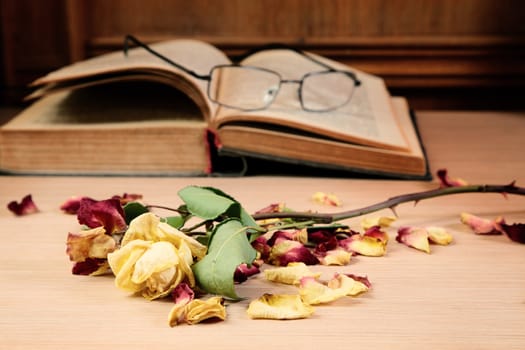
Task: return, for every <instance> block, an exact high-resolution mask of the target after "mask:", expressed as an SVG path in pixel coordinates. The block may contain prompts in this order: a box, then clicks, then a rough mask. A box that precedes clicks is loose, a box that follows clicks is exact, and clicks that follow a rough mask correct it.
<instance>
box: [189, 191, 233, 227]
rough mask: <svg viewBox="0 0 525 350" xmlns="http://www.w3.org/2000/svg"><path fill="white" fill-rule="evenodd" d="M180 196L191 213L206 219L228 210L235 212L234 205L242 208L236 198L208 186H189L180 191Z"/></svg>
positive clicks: (211, 218) (214, 217) (213, 217)
mask: <svg viewBox="0 0 525 350" xmlns="http://www.w3.org/2000/svg"><path fill="white" fill-rule="evenodd" d="M179 196H180V198H181V199H182V200H183V201H184V203H186V207H187V208H188V211H189V212H190V213H192V214H193V215H195V216H198V217H200V218H201V219H204V220H213V219H216V218H217V217H219V216H220V215H222V214H224V213H226V212H227V211H233V212H235V209H236V208H232V207H237V208H240V204H239V203H238V202H236V201H235V200H233V199H231V198H229V197H227V196H222V195H219V194H217V193H215V192H214V191H213V190H211V189H210V188H206V187H198V186H188V187H185V188H183V189H182V190H180V191H179ZM232 209H233V210H232Z"/></svg>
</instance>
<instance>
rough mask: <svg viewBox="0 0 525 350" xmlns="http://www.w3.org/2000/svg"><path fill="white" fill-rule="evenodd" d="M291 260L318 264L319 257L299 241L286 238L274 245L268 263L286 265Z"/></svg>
mask: <svg viewBox="0 0 525 350" xmlns="http://www.w3.org/2000/svg"><path fill="white" fill-rule="evenodd" d="M291 262H303V263H305V264H307V265H317V264H318V263H319V259H317V258H316V257H315V255H313V254H312V252H311V251H310V250H309V249H308V248H306V247H305V246H304V245H303V244H301V243H300V242H297V241H290V240H284V241H282V242H280V243H279V244H276V245H274V246H273V247H272V250H271V251H270V256H269V257H268V263H270V264H272V265H276V266H286V265H288V264H289V263H291Z"/></svg>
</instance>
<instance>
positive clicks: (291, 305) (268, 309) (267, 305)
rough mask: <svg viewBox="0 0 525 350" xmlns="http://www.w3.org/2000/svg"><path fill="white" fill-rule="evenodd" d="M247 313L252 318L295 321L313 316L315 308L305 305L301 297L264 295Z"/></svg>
mask: <svg viewBox="0 0 525 350" xmlns="http://www.w3.org/2000/svg"><path fill="white" fill-rule="evenodd" d="M246 313H247V314H248V316H250V317H251V318H264V319H272V320H294V319H299V318H307V317H309V316H311V315H312V314H313V313H314V308H313V307H312V306H311V305H308V304H306V303H304V302H303V301H302V299H301V297H300V296H299V295H287V294H280V295H274V294H264V295H263V296H261V297H260V298H259V299H256V300H253V301H252V302H251V303H250V305H249V306H248V310H246Z"/></svg>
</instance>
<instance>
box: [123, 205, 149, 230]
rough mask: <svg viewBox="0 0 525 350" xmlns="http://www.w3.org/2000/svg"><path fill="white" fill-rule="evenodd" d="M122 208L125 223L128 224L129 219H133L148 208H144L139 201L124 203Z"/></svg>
mask: <svg viewBox="0 0 525 350" xmlns="http://www.w3.org/2000/svg"><path fill="white" fill-rule="evenodd" d="M123 209H124V218H125V220H126V224H128V225H129V223H130V222H131V220H133V219H135V218H136V217H137V216H139V215H142V214H144V213H147V212H149V210H148V208H146V207H145V206H144V205H143V204H141V203H139V202H129V203H127V204H126V205H124V207H123Z"/></svg>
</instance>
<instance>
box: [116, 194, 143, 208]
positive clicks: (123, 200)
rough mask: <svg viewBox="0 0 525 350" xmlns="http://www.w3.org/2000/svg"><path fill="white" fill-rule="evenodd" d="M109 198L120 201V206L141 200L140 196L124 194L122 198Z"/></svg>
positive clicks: (117, 196)
mask: <svg viewBox="0 0 525 350" xmlns="http://www.w3.org/2000/svg"><path fill="white" fill-rule="evenodd" d="M111 198H114V199H118V200H119V201H120V204H121V205H122V206H124V205H126V204H128V203H129V202H136V201H139V200H141V199H142V195H141V194H136V193H124V194H123V195H122V196H119V195H114V196H113V197H111Z"/></svg>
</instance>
